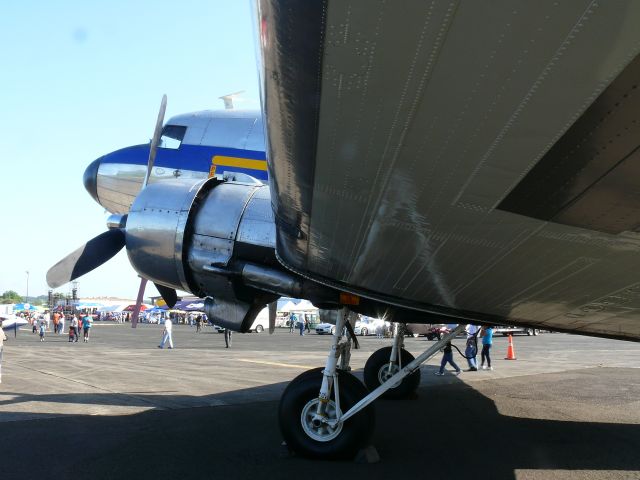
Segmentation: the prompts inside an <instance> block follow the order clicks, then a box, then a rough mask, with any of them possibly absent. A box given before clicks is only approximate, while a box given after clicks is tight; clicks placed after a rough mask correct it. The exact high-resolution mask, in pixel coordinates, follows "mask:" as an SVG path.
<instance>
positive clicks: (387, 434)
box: [0, 366, 640, 480]
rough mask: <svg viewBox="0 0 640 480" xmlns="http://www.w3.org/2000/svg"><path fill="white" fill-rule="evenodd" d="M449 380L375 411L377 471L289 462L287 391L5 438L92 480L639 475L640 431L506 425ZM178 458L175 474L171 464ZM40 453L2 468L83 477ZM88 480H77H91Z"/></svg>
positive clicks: (125, 401)
mask: <svg viewBox="0 0 640 480" xmlns="http://www.w3.org/2000/svg"><path fill="white" fill-rule="evenodd" d="M434 371H435V367H433V366H425V367H423V368H422V374H423V375H424V376H429V375H433V373H434ZM360 373H361V372H358V374H360ZM444 378H445V379H447V377H444ZM450 380H451V382H450V383H444V384H443V383H440V382H438V381H436V382H435V383H434V382H433V381H431V380H429V384H427V385H422V386H421V387H420V388H419V390H418V394H417V395H416V396H415V398H412V399H408V400H402V401H387V400H381V401H378V402H377V403H376V422H377V426H376V433H375V435H374V439H373V442H372V443H373V445H374V446H375V447H376V448H377V450H378V452H379V454H380V458H381V462H380V463H378V464H375V465H365V464H356V463H353V462H318V461H310V460H306V459H302V458H297V457H292V456H288V455H285V454H284V453H283V451H284V449H283V447H282V446H281V445H280V442H281V438H280V434H279V431H278V424H277V415H276V405H277V397H278V395H279V393H280V392H281V391H282V390H283V389H284V387H285V386H286V383H278V384H274V385H268V386H262V387H255V388H249V389H243V390H238V391H234V392H226V393H221V394H215V395H207V396H204V397H198V398H197V400H198V402H197V403H199V404H216V403H219V404H223V406H219V407H215V406H214V407H205V408H180V409H171V408H170V407H169V408H168V409H155V410H154V409H152V410H148V411H145V412H143V413H139V414H134V415H123V416H83V415H66V416H62V417H58V418H49V419H46V420H42V421H38V420H36V421H33V420H31V421H28V422H21V421H16V422H5V423H0V438H2V439H3V443H4V444H5V445H6V444H7V443H9V444H13V445H20V444H29V442H31V441H32V440H31V439H33V438H37V439H39V440H38V441H39V443H42V442H44V443H42V444H43V445H56V444H60V445H63V447H62V450H63V451H64V450H65V449H66V448H67V447H71V448H73V447H74V446H75V445H77V446H78V448H81V449H82V451H83V457H84V462H83V465H85V467H86V468H88V469H89V470H88V471H90V472H91V478H103V477H104V478H113V477H114V476H115V475H124V476H126V477H131V476H132V475H136V477H137V478H154V479H157V478H164V477H167V478H169V477H171V475H172V472H174V473H175V475H176V476H179V477H180V478H181V480H182V479H185V478H202V472H203V471H208V472H216V477H218V474H219V475H220V478H223V475H228V476H230V477H233V478H238V477H246V476H250V475H253V476H256V478H265V477H267V476H270V477H273V478H281V477H285V476H289V478H290V475H300V473H302V472H304V475H305V477H309V478H317V477H320V476H322V477H325V478H326V475H337V476H339V477H342V478H343V477H345V476H348V475H363V474H366V475H368V476H371V477H375V478H379V477H388V476H393V475H397V474H398V472H400V471H401V472H403V475H404V476H407V478H423V477H424V476H425V475H429V476H430V478H460V477H463V476H473V477H474V478H483V477H484V478H515V471H516V470H522V469H524V470H616V471H625V472H631V471H640V455H638V446H639V445H640V425H628V424H616V423H596V422H570V421H552V420H539V419H525V418H516V417H510V416H505V415H502V414H500V413H499V412H498V410H497V408H496V405H495V403H494V402H493V401H492V400H491V399H490V398H487V397H486V396H484V395H482V394H480V393H479V392H478V391H477V390H475V389H474V388H473V387H471V386H469V385H467V384H465V383H463V382H461V381H459V380H458V379H453V378H450ZM159 397H163V399H164V400H165V401H162V399H161V398H159ZM243 398H244V399H245V401H244V404H241V403H240V399H243ZM252 399H253V401H252ZM259 399H261V400H259ZM190 400H191V401H193V400H194V399H193V398H190V397H186V396H182V395H179V396H173V395H170V394H169V395H157V394H144V393H136V394H134V395H130V394H111V393H105V394H91V395H82V394H73V395H65V394H61V395H42V396H38V395H29V394H24V395H19V394H18V395H17V396H16V397H15V398H14V399H12V400H10V401H3V402H0V403H2V404H3V405H7V404H15V403H20V402H62V403H64V402H69V403H74V404H78V403H87V404H101V405H141V406H146V405H149V404H167V405H171V404H183V403H184V402H187V401H190ZM136 402H138V403H136ZM200 448H202V450H201V449H200ZM167 452H170V453H169V457H170V459H171V462H170V465H168V464H167V462H165V461H164V458H165V457H166V456H167ZM32 455H33V452H32V451H30V449H26V450H18V451H17V452H16V454H15V455H12V456H11V458H8V459H7V461H6V462H4V461H3V463H4V466H3V468H4V469H5V473H14V474H15V475H24V474H25V472H28V474H29V475H30V476H32V477H33V475H35V474H37V475H42V476H43V477H44V478H48V477H49V476H50V475H53V474H56V475H62V476H64V475H66V474H70V473H71V472H73V471H74V470H73V465H72V464H71V465H69V464H68V462H67V461H66V460H65V458H64V457H65V455H61V456H60V458H59V459H58V460H55V459H54V460H49V461H48V462H47V469H46V470H42V471H39V469H41V468H42V466H41V465H37V464H34V463H33V462H32V461H31V460H30V458H32ZM54 458H55V456H54ZM134 458H135V461H134V462H132V459H134ZM52 461H53V462H54V463H53V464H52V463H51V462H52ZM27 468H28V470H25V469H27ZM287 472H293V473H287ZM77 474H78V472H76V473H74V477H75V478H82V474H80V477H78V476H77ZM7 478H11V476H9V477H7ZM39 478H42V477H39ZM173 478H175V477H173Z"/></svg>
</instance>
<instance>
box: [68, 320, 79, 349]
mask: <svg viewBox="0 0 640 480" xmlns="http://www.w3.org/2000/svg"><path fill="white" fill-rule="evenodd" d="M69 341H70V342H77V341H78V317H77V316H76V315H75V314H74V315H73V317H72V318H71V323H70V324H69Z"/></svg>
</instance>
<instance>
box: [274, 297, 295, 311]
mask: <svg viewBox="0 0 640 480" xmlns="http://www.w3.org/2000/svg"><path fill="white" fill-rule="evenodd" d="M295 307H296V304H295V303H293V302H292V301H291V300H289V301H288V302H287V303H285V304H284V305H283V306H282V307H280V308H279V309H278V311H279V312H283V313H288V312H291V311H292V310H293V309H294V308H295Z"/></svg>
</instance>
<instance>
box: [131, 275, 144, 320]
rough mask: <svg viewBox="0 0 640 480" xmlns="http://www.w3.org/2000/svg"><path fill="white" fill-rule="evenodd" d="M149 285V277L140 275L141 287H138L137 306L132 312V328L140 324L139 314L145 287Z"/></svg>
mask: <svg viewBox="0 0 640 480" xmlns="http://www.w3.org/2000/svg"><path fill="white" fill-rule="evenodd" d="M146 287H147V279H146V278H142V277H140V287H139V288H138V298H136V306H135V308H134V309H133V313H132V314H131V328H136V327H137V326H138V315H140V307H142V300H143V299H144V289H145V288H146Z"/></svg>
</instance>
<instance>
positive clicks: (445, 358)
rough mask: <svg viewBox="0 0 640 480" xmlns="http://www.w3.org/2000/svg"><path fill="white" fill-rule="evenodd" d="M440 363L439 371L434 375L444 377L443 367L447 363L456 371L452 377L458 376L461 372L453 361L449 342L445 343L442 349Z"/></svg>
mask: <svg viewBox="0 0 640 480" xmlns="http://www.w3.org/2000/svg"><path fill="white" fill-rule="evenodd" d="M443 352H444V353H443V355H442V361H441V362H440V370H439V371H437V372H436V375H440V376H442V375H444V367H445V365H446V364H447V363H450V364H451V366H452V367H453V368H455V369H456V371H455V372H454V375H460V373H461V372H462V370H460V367H459V366H458V365H456V362H454V361H453V352H452V349H451V342H447V345H446V346H445V347H444V349H443Z"/></svg>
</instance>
